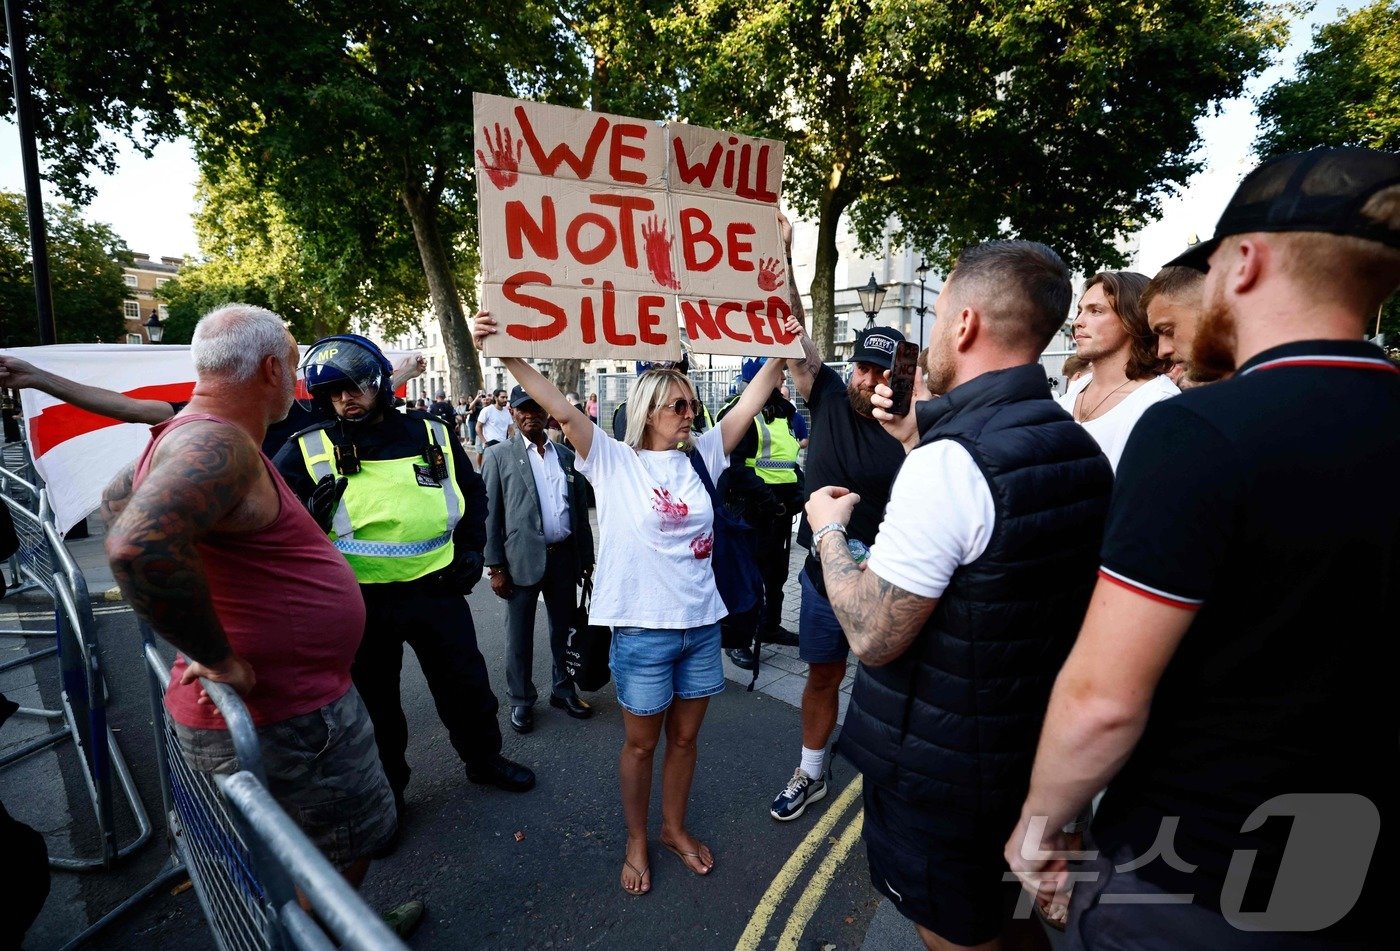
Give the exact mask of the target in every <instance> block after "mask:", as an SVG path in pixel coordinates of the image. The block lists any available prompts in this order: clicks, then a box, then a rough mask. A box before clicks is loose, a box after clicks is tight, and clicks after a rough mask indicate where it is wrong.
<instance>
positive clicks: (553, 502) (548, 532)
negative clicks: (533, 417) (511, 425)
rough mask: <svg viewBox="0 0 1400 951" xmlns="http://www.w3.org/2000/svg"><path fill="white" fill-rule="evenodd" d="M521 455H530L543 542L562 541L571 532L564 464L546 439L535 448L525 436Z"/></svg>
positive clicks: (548, 543) (547, 543) (571, 524)
mask: <svg viewBox="0 0 1400 951" xmlns="http://www.w3.org/2000/svg"><path fill="white" fill-rule="evenodd" d="M525 455H526V456H528V457H529V458H530V471H531V472H532V473H533V474H534V476H535V492H536V494H538V495H539V497H540V518H541V520H542V522H543V524H544V543H545V544H546V545H553V544H555V543H557V542H562V541H563V540H564V539H566V538H568V537H569V535H570V534H571V533H572V532H573V523H572V522H570V520H569V485H568V481H567V479H566V478H565V476H564V464H563V463H562V462H560V461H559V453H558V452H557V451H556V450H555V448H554V443H553V442H551V441H550V440H548V439H546V440H545V441H544V446H543V447H540V448H537V447H536V446H535V444H534V443H532V442H530V440H528V439H526V440H525Z"/></svg>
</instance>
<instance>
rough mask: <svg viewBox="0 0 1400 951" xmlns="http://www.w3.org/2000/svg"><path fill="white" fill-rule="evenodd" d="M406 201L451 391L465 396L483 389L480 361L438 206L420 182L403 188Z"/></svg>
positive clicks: (456, 394) (404, 200)
mask: <svg viewBox="0 0 1400 951" xmlns="http://www.w3.org/2000/svg"><path fill="white" fill-rule="evenodd" d="M403 204H404V207H405V208H407V209H408V215H409V217H410V218H411V219H412V220H413V238H414V242H415V243H416V244H417V245H418V256H419V257H420V258H421V259H422V261H423V274H424V276H425V277H426V278H427V279H428V298H429V299H430V300H431V301H432V305H433V313H434V314H435V315H436V316H437V319H438V326H439V327H440V328H441V329H442V342H443V345H444V346H446V347H447V366H448V370H449V375H450V377H451V380H452V394H453V395H454V396H463V395H467V394H474V393H476V392H477V391H478V390H480V389H483V387H482V383H481V364H480V363H479V362H478V361H477V358H476V347H475V346H473V345H472V337H471V333H470V331H468V329H467V319H466V315H464V314H463V313H462V299H461V297H459V296H458V295H457V282H456V281H455V280H454V279H453V277H452V263H451V261H450V260H448V257H447V248H446V246H445V245H444V244H443V243H442V231H441V229H440V228H439V227H438V221H437V209H436V208H435V207H434V206H433V204H432V202H431V201H430V200H429V199H428V196H427V195H426V194H424V192H423V189H422V188H421V187H419V186H418V184H417V183H414V182H409V183H408V184H407V185H406V186H405V187H404V190H403Z"/></svg>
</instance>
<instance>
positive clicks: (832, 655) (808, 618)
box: [797, 567, 851, 664]
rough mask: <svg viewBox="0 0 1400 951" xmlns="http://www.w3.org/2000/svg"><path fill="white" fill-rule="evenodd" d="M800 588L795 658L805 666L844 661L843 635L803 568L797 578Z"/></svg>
mask: <svg viewBox="0 0 1400 951" xmlns="http://www.w3.org/2000/svg"><path fill="white" fill-rule="evenodd" d="M797 577H798V581H799V582H800V583H801V585H802V607H801V609H800V610H799V611H798V614H797V656H798V657H800V658H802V659H803V660H804V661H806V662H807V663H809V664H834V663H836V662H837V661H840V662H841V663H843V664H844V663H845V662H846V657H847V656H848V655H849V654H850V652H851V645H850V642H849V641H847V640H846V632H845V631H843V630H842V629H841V622H840V621H838V620H836V612H835V611H833V610H831V602H830V601H828V600H827V599H826V597H825V596H824V595H823V594H822V593H821V592H820V591H818V590H817V589H816V586H815V585H813V584H812V579H811V577H810V576H808V574H807V569H806V568H805V567H804V568H803V569H802V573H801V574H800V575H798V576H797Z"/></svg>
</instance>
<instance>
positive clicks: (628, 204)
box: [472, 93, 801, 360]
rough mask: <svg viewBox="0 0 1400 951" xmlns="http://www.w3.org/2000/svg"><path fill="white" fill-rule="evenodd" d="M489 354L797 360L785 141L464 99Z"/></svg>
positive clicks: (482, 97)
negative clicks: (782, 202) (473, 142)
mask: <svg viewBox="0 0 1400 951" xmlns="http://www.w3.org/2000/svg"><path fill="white" fill-rule="evenodd" d="M472 101H473V107H474V109H475V119H476V126H477V129H478V134H479V136H480V138H479V139H478V144H479V146H480V147H479V148H478V149H477V152H476V156H477V163H476V171H477V210H478V220H479V223H480V232H481V267H482V278H483V282H484V284H485V290H484V295H483V301H482V304H483V307H484V309H486V310H489V311H491V313H492V315H493V316H494V317H495V318H496V320H497V322H498V325H499V329H500V332H498V333H496V334H494V335H492V336H491V337H490V338H488V339H487V341H486V346H485V351H484V352H485V353H486V354H487V355H488V356H518V357H570V358H583V359H586V358H589V357H592V356H627V357H634V358H638V359H644V360H677V359H679V358H680V337H681V333H682V332H683V333H684V334H685V336H686V338H687V339H688V341H689V344H690V346H691V348H692V349H694V350H696V351H699V352H701V353H719V354H743V355H751V354H768V355H776V356H797V355H799V354H800V353H801V350H800V347H799V345H798V343H797V341H796V339H795V338H793V337H790V336H788V335H787V334H786V333H784V331H783V327H782V325H783V322H784V320H786V318H787V317H788V316H789V315H790V314H791V312H792V311H791V307H790V305H789V303H788V293H789V288H788V282H789V280H790V276H789V275H788V273H787V269H786V263H785V261H784V252H783V244H782V238H781V236H780V235H779V233H778V224H777V208H778V193H779V190H780V187H781V184H782V169H783V144H782V143H781V142H775V141H773V140H770V139H759V138H754V137H752V136H744V135H737V134H731V133H727V132H720V131H717V130H714V129H704V128H700V127H698V126H690V125H685V124H683V123H666V124H660V123H656V122H649V121H646V120H642V119H632V118H627V117H624V116H614V115H609V114H607V113H601V112H587V111H584V110H581V109H568V108H565V107H562V106H551V105H545V104H543V103H537V102H527V101H523V100H518V99H506V98H502V97H500V96H488V95H484V94H481V93H478V94H476V95H474V96H473V97H472Z"/></svg>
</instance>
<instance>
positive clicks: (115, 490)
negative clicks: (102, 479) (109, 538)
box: [100, 462, 136, 531]
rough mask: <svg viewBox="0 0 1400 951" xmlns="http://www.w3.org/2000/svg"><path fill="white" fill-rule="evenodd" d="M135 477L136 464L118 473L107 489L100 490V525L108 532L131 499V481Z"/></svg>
mask: <svg viewBox="0 0 1400 951" xmlns="http://www.w3.org/2000/svg"><path fill="white" fill-rule="evenodd" d="M135 475H136V463H134V462H133V463H132V464H131V465H129V466H127V467H126V468H125V469H123V470H122V471H121V472H118V473H117V475H116V478H114V479H113V480H112V481H111V482H110V483H108V485H107V488H105V489H103V490H102V506H101V508H100V511H101V513H102V524H103V525H104V526H106V528H107V530H108V531H111V530H112V524H113V523H114V522H116V520H117V516H119V515H121V514H122V510H123V509H124V508H126V503H127V501H128V500H130V498H131V480H132V479H133V478H134V477H135Z"/></svg>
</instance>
